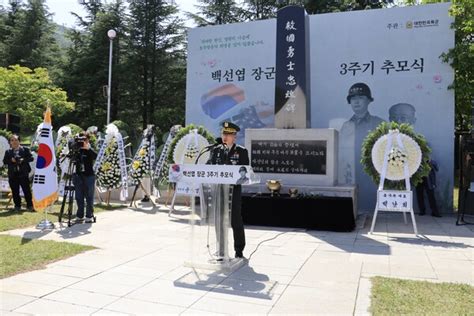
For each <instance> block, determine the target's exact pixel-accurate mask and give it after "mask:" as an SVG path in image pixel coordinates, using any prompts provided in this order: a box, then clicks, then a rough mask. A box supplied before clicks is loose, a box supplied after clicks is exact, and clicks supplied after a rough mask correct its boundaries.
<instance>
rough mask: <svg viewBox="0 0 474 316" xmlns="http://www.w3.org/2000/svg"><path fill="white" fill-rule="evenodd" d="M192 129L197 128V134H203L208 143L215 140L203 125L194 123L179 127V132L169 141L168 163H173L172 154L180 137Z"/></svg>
mask: <svg viewBox="0 0 474 316" xmlns="http://www.w3.org/2000/svg"><path fill="white" fill-rule="evenodd" d="M193 129H197V131H198V134H199V135H201V136H203V137H204V138H205V139H207V141H208V142H209V144H213V143H214V142H215V139H214V136H212V134H211V133H210V132H209V131H208V130H206V129H205V128H204V127H203V126H196V125H194V124H189V125H188V126H186V127H183V128H182V129H180V130H179V132H178V133H177V134H176V136H175V137H174V138H173V140H172V141H171V145H170V149H169V152H168V159H167V162H168V164H173V163H174V158H173V154H174V150H175V148H176V145H177V144H178V142H179V141H180V140H181V138H183V137H184V136H186V135H188V134H189V133H190V132H191V131H192V130H193Z"/></svg>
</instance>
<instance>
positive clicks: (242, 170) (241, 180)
mask: <svg viewBox="0 0 474 316" xmlns="http://www.w3.org/2000/svg"><path fill="white" fill-rule="evenodd" d="M239 174H240V178H239V179H238V180H237V184H247V183H248V182H249V178H248V177H247V168H245V167H244V166H242V167H240V168H239Z"/></svg>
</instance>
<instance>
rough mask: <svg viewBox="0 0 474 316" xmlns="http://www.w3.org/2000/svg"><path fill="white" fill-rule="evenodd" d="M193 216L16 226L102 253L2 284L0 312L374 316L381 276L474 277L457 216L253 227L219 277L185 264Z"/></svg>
mask: <svg viewBox="0 0 474 316" xmlns="http://www.w3.org/2000/svg"><path fill="white" fill-rule="evenodd" d="M188 215H189V212H188V211H187V209H185V208H183V209H181V210H178V211H177V212H176V214H175V215H173V217H168V214H167V209H165V208H163V207H161V209H159V210H158V208H155V209H150V208H148V209H147V208H145V209H124V210H115V211H111V212H103V213H99V214H98V222H97V223H96V224H93V225H91V224H81V225H75V226H73V227H71V228H67V227H65V228H61V229H56V230H54V231H50V232H45V233H42V232H39V231H37V230H36V229H34V228H29V229H22V230H15V231H10V232H8V233H10V234H12V235H19V236H24V237H25V238H40V239H50V240H59V241H70V242H75V243H81V244H87V245H93V246H96V247H98V248H99V249H96V250H92V251H88V252H86V253H83V254H80V255H77V256H75V257H72V258H69V259H66V260H62V261H58V262H55V263H52V264H50V265H48V266H47V268H46V269H44V270H37V271H33V272H27V273H23V274H19V275H16V276H13V277H10V278H6V279H3V280H1V281H0V290H1V292H0V295H1V304H0V307H1V314H2V315H21V314H52V313H54V314H67V313H74V314H94V315H115V314H116V315H124V314H125V315H126V314H158V313H159V314H182V315H194V314H210V315H214V314H313V315H314V314H343V315H350V314H368V312H367V308H368V306H369V304H370V300H369V295H370V277H372V276H375V275H381V276H390V277H397V278H410V279H422V280H430V281H433V282H439V281H453V282H462V283H469V284H473V285H474V265H473V260H474V252H473V249H474V238H473V237H474V232H473V231H472V230H471V229H472V228H469V227H467V226H462V227H457V226H455V224H454V223H455V218H453V217H443V218H440V219H437V218H433V217H431V216H424V217H419V216H417V222H418V227H419V231H420V233H421V234H424V237H423V238H415V236H414V235H413V234H412V227H411V225H405V224H404V223H403V219H402V216H401V215H400V214H383V215H381V216H380V219H379V220H378V223H377V226H376V234H374V235H368V234H367V232H368V228H369V226H370V223H369V221H367V223H365V225H364V227H363V228H360V229H357V230H356V231H354V232H351V233H334V232H323V231H304V230H292V229H281V228H272V227H256V226H252V227H247V228H246V235H247V248H246V250H245V255H246V256H249V255H250V254H251V253H252V252H253V254H252V256H251V257H250V260H249V262H248V265H246V266H243V267H242V268H240V269H239V270H237V271H235V272H234V273H232V274H219V273H212V272H209V271H207V272H206V271H202V270H201V271H193V270H192V269H190V268H185V267H184V266H183V262H184V261H186V260H188V259H189V253H190V234H191V229H190V225H188V222H187V219H186V218H187V216H188ZM206 232H207V231H206ZM196 233H197V235H200V237H203V238H205V236H204V235H202V234H204V232H202V231H200V230H199V229H197V230H196ZM230 235H232V234H230ZM262 241H265V242H263V243H262V244H260V243H261V242H262ZM230 244H232V241H231V242H230ZM259 244H260V245H259ZM257 247H258V248H257ZM204 251H207V250H204Z"/></svg>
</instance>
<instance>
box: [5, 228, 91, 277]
mask: <svg viewBox="0 0 474 316" xmlns="http://www.w3.org/2000/svg"><path fill="white" fill-rule="evenodd" d="M90 249H95V247H92V246H83V245H78V244H72V243H68V242H56V241H50V240H31V239H24V238H22V237H18V236H9V235H0V258H1V259H0V278H5V277H7V276H10V275H13V274H17V273H20V272H25V271H30V270H36V269H40V268H42V267H44V266H45V265H46V264H48V263H50V262H53V261H57V260H60V259H63V258H67V257H70V256H74V255H76V254H78V253H81V252H83V251H86V250H90Z"/></svg>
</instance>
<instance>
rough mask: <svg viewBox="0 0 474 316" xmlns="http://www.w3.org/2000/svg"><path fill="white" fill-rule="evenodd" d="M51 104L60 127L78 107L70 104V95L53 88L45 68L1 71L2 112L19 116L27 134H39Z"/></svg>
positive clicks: (1, 69) (13, 68)
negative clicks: (66, 117) (46, 111)
mask: <svg viewBox="0 0 474 316" xmlns="http://www.w3.org/2000/svg"><path fill="white" fill-rule="evenodd" d="M48 104H49V105H50V106H51V110H52V112H53V115H54V120H55V122H58V121H59V122H58V123H55V124H58V125H61V117H62V116H64V115H65V114H66V113H67V112H70V111H72V110H73V109H74V103H72V102H68V101H67V95H66V92H64V91H63V90H61V89H60V88H58V87H56V86H55V85H54V84H53V82H52V81H51V79H50V77H49V75H48V71H47V70H46V69H45V68H36V69H35V70H31V69H29V68H27V67H21V66H19V65H15V66H11V67H9V68H4V67H0V112H2V113H13V114H17V115H19V116H20V117H21V127H22V129H23V130H24V131H26V132H32V131H34V130H36V126H37V125H38V124H39V123H41V121H42V120H43V111H44V109H45V108H46V106H47V105H48Z"/></svg>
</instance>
